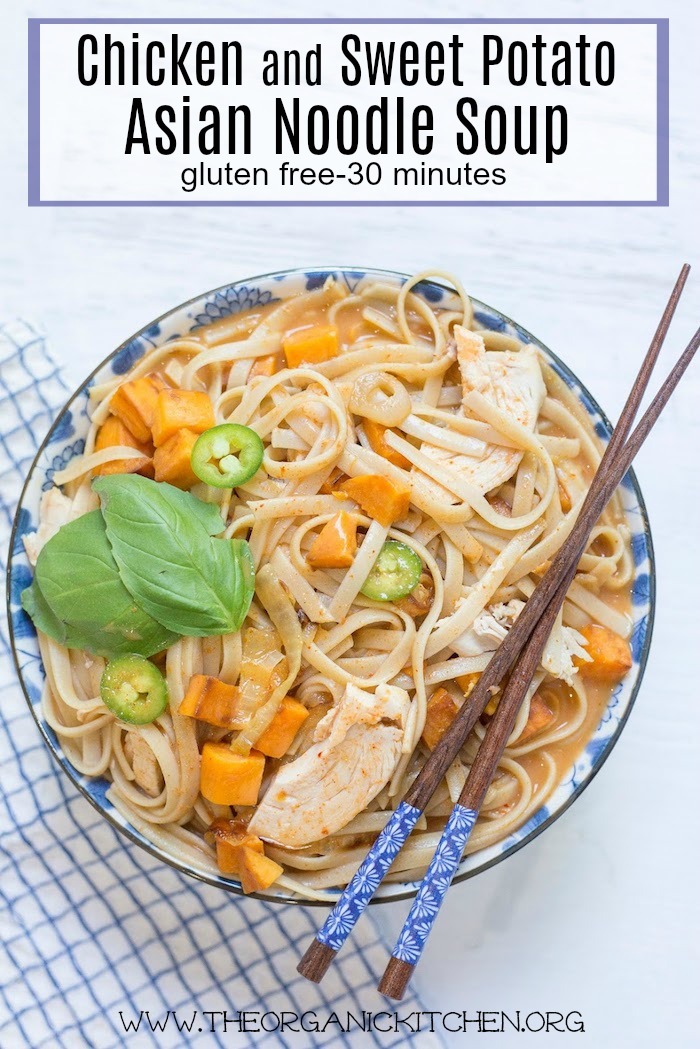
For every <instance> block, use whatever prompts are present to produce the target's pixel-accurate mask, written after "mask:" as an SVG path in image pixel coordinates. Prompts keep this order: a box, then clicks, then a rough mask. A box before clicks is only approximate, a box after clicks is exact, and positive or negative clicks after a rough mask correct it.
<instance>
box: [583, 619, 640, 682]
mask: <svg viewBox="0 0 700 1049" xmlns="http://www.w3.org/2000/svg"><path fill="white" fill-rule="evenodd" d="M581 633H582V634H583V636H584V637H585V638H586V641H587V642H588V645H587V647H586V651H587V652H588V655H589V656H591V657H592V662H586V661H584V660H583V659H577V658H574V662H575V663H576V666H578V667H580V668H581V673H582V674H583V676H584V677H588V678H593V679H594V680H596V681H619V680H620V678H622V677H624V676H625V674H626V673H627V671H628V670H629V669H630V667H631V666H632V650H631V648H630V645H629V641H627V640H626V639H625V638H624V637H620V635H619V634H616V633H615V632H614V631H613V630H609V629H608V628H607V627H605V626H598V625H597V624H596V623H589V624H588V625H587V626H585V627H584V628H583V630H581Z"/></svg>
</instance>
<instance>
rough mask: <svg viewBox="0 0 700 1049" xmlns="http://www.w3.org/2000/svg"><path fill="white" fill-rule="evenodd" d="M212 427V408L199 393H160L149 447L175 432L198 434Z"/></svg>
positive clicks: (198, 391) (187, 391)
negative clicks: (186, 431) (151, 441)
mask: <svg viewBox="0 0 700 1049" xmlns="http://www.w3.org/2000/svg"><path fill="white" fill-rule="evenodd" d="M214 425H216V420H215V418H214V408H213V405H212V403H211V401H210V400H209V395H208V394H206V393H204V391H203V390H161V391H160V393H159V394H158V398H157V400H156V405H155V411H154V414H153V443H154V444H155V446H156V448H159V447H160V446H161V445H163V444H165V442H166V441H169V440H170V438H171V437H172V436H173V435H174V434H176V433H177V432H178V430H190V431H191V432H192V433H196V434H200V433H204V431H205V430H209V429H211V427H212V426H214Z"/></svg>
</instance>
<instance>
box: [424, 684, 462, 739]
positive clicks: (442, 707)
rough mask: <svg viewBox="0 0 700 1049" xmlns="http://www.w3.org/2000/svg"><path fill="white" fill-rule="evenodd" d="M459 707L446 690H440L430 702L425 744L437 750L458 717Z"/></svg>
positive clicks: (426, 719) (426, 718)
mask: <svg viewBox="0 0 700 1049" xmlns="http://www.w3.org/2000/svg"><path fill="white" fill-rule="evenodd" d="M457 710H458V707H457V706H456V704H455V701H454V700H453V698H452V696H451V695H450V693H449V692H448V691H447V689H446V688H438V689H437V690H436V691H435V692H433V694H432V696H431V697H430V699H429V700H428V710H427V713H426V717H425V725H424V726H423V742H424V743H425V745H426V747H428V748H429V749H430V750H435V747H436V746H437V745H438V743H439V742H440V740H441V739H442V737H443V736H444V735H445V733H446V732H447V730H448V728H449V727H450V725H451V724H452V722H453V721H454V719H455V718H456V717H457Z"/></svg>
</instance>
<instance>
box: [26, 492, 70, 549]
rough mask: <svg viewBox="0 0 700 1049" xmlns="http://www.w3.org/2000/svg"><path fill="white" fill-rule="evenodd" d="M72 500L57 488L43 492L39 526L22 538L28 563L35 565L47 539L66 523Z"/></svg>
mask: <svg viewBox="0 0 700 1049" xmlns="http://www.w3.org/2000/svg"><path fill="white" fill-rule="evenodd" d="M72 505H73V504H72V502H71V500H70V499H67V498H66V496H65V495H64V494H63V492H61V491H60V489H58V488H49V490H48V492H44V494H43V495H42V497H41V503H40V504H39V521H40V524H39V527H38V528H37V530H36V532H30V533H29V534H28V535H25V536H24V538H23V541H24V549H25V550H26V551H27V557H28V558H29V563H30V565H32V566H33V565H35V564H36V562H37V558H38V556H39V554H40V553H41V550H42V547H44V546H45V545H46V544H47V543H48V541H49V539H53V537H54V536H55V535H56V532H57V531H58V530H59V528H62V527H63V525H64V524H68V522H69V520H70V515H71V508H72Z"/></svg>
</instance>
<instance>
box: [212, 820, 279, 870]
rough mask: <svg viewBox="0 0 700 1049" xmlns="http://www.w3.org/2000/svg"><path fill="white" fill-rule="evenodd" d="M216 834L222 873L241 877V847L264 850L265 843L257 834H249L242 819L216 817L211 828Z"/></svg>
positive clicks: (217, 858)
mask: <svg viewBox="0 0 700 1049" xmlns="http://www.w3.org/2000/svg"><path fill="white" fill-rule="evenodd" d="M209 830H210V832H211V833H212V834H213V835H214V843H215V845H216V862H217V865H218V867H219V870H220V871H221V873H222V874H228V875H233V876H234V877H236V878H239V877H240V857H241V849H242V848H243V847H244V846H245V847H246V848H249V849H253V851H254V852H260V853H262V852H264V851H265V850H264V847H263V843H262V842H261V840H260V838H259V837H258V836H257V834H249V833H248V829H247V827H246V825H245V824H244V823H242V822H241V821H240V820H227V819H221V818H219V819H216V820H214V822H213V823H212V825H211V827H210V828H209Z"/></svg>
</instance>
